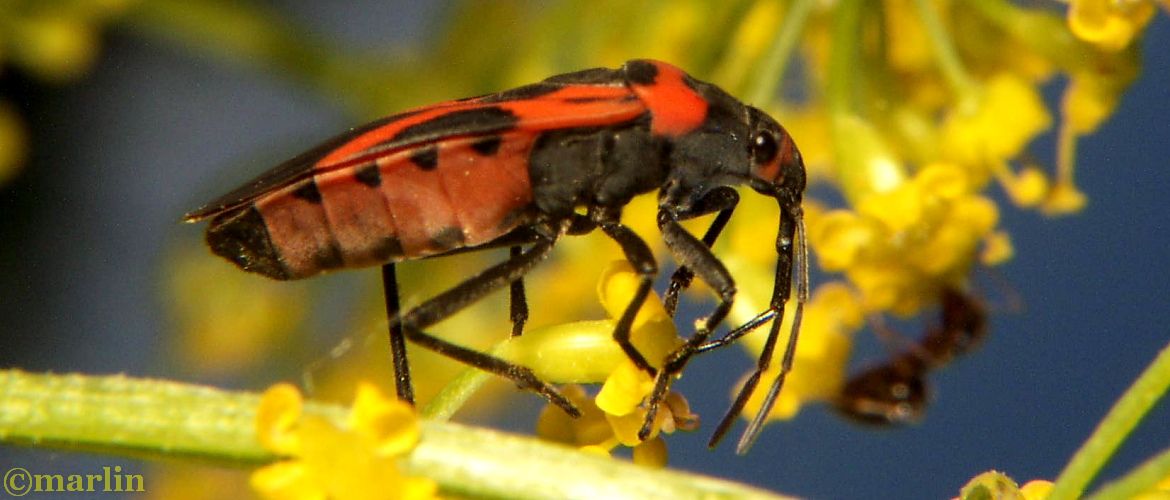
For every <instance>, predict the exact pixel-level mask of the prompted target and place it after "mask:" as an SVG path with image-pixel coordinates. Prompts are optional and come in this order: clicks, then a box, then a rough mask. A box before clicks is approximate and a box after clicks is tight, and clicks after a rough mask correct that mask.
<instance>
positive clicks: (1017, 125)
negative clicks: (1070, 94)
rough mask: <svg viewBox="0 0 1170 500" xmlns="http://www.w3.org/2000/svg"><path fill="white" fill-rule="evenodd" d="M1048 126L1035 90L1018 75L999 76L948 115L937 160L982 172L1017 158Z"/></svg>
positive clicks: (976, 178)
mask: <svg viewBox="0 0 1170 500" xmlns="http://www.w3.org/2000/svg"><path fill="white" fill-rule="evenodd" d="M1051 123H1052V118H1051V117H1050V116H1049V114H1048V110H1047V108H1045V106H1044V101H1043V100H1042V99H1041V98H1040V93H1039V92H1037V90H1036V88H1035V87H1033V86H1031V85H1029V83H1028V82H1026V81H1024V80H1023V79H1021V78H1019V77H1018V76H1015V75H1012V74H1008V73H1001V74H998V75H995V76H993V77H992V78H991V79H989V80H988V81H987V82H986V83H985V84H984V87H983V88H982V90H981V91H980V92H978V93H977V94H976V95H972V96H966V97H965V98H964V99H963V100H961V101H960V102H959V103H958V104H957V105H956V106H955V107H954V108H953V109H952V110H951V111H950V112H949V113H948V114H947V117H946V119H945V121H944V123H943V124H942V133H941V140H942V155H943V157H944V158H946V159H947V160H949V161H951V162H954V163H957V164H959V165H964V166H968V167H980V166H983V167H985V168H986V166H989V165H993V164H994V163H995V162H998V161H1005V160H1008V159H1011V158H1014V157H1016V156H1017V155H1019V154H1020V152H1021V151H1023V149H1024V146H1026V145H1027V144H1028V143H1029V142H1031V140H1032V139H1033V138H1034V137H1035V136H1036V135H1038V134H1039V133H1040V132H1043V131H1045V130H1047V129H1048V127H1049V125H1050V124H1051ZM975 172H979V170H976V171H975ZM983 179H984V176H983V175H974V176H973V180H974V181H975V183H976V184H982V182H983Z"/></svg>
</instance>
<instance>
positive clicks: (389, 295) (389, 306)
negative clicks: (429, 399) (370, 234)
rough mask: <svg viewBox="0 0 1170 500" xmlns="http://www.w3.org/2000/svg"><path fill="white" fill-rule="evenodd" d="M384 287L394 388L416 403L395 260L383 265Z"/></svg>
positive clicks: (407, 400) (405, 398) (404, 399)
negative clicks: (401, 314) (400, 307)
mask: <svg viewBox="0 0 1170 500" xmlns="http://www.w3.org/2000/svg"><path fill="white" fill-rule="evenodd" d="M382 289H383V294H384V295H385V298H386V317H387V318H388V319H389V320H390V360H391V362H392V364H393V365H394V388H395V390H396V391H397V393H398V399H400V400H402V401H405V402H407V403H410V404H411V405H414V385H413V384H411V382H410V362H409V361H408V360H407V358H406V337H405V335H404V334H403V331H402V318H401V316H399V313H400V309H399V304H398V276H397V274H396V273H395V269H394V263H393V262H391V263H389V264H386V265H383V266H382Z"/></svg>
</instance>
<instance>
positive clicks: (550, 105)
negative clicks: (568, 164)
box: [314, 85, 646, 171]
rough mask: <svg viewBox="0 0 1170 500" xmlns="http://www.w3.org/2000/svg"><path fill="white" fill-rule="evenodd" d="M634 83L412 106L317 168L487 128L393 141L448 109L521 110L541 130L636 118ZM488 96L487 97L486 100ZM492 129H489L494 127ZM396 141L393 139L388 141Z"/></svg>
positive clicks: (639, 108)
mask: <svg viewBox="0 0 1170 500" xmlns="http://www.w3.org/2000/svg"><path fill="white" fill-rule="evenodd" d="M634 97H635V96H634V94H633V93H632V92H631V91H630V89H629V88H627V87H624V86H612V85H572V86H566V87H565V88H563V89H560V90H557V91H556V92H552V93H548V94H544V95H540V96H537V97H533V98H528V99H522V100H516V101H490V100H488V99H490V98H491V96H488V97H485V98H480V99H479V100H472V101H462V102H461V101H453V102H448V103H443V104H440V105H435V106H433V107H429V108H424V109H421V110H415V111H412V112H409V113H411V114H409V115H408V116H405V117H404V118H402V119H399V120H394V121H392V122H390V123H387V124H385V125H383V126H381V127H378V128H375V129H373V130H369V131H367V132H364V133H362V134H361V135H358V136H356V137H354V138H353V139H351V140H350V141H349V142H347V143H345V144H344V145H341V146H340V147H338V148H336V149H334V150H333V151H332V152H331V153H329V154H328V155H326V156H324V157H323V158H321V159H320V161H318V162H317V163H316V165H315V167H314V168H315V169H316V170H318V171H321V170H328V169H330V168H337V167H344V166H348V165H352V164H356V163H365V162H368V161H373V160H376V159H377V158H379V157H381V156H383V155H387V154H392V153H393V152H394V151H401V150H403V149H409V148H413V147H418V146H420V145H423V144H429V143H431V142H438V141H442V140H444V139H446V138H452V137H467V136H477V135H480V134H482V133H485V131H484V130H477V129H474V128H468V129H455V130H451V131H450V134H449V135H444V136H441V137H439V138H437V139H430V140H426V141H403V142H392V140H393V139H394V137H395V136H396V135H398V134H399V133H401V132H402V131H403V130H406V129H407V128H409V127H412V126H415V125H420V124H423V123H426V122H427V121H430V120H434V119H437V118H441V117H443V116H444V115H447V114H450V113H453V112H457V111H467V110H476V109H487V108H500V109H504V110H507V111H510V112H511V113H513V114H514V115H516V117H517V119H518V121H517V123H516V124H515V126H514V128H515V129H516V130H524V131H528V132H540V131H544V130H553V129H560V128H572V127H591V126H600V125H609V124H615V123H621V122H624V121H628V120H632V119H634V118H637V117H638V116H640V115H641V114H642V113H643V112H645V111H646V107H645V106H644V105H643V104H642V103H641V102H639V101H638V100H637V99H635V98H634ZM483 101H487V102H483ZM489 133H490V132H489ZM388 141H391V142H388Z"/></svg>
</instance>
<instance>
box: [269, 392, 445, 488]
mask: <svg viewBox="0 0 1170 500" xmlns="http://www.w3.org/2000/svg"><path fill="white" fill-rule="evenodd" d="M303 405H304V402H303V400H302V398H301V394H300V392H298V391H297V390H296V388H295V387H293V386H291V385H288V384H278V385H275V386H273V387H271V388H269V389H268V391H266V392H265V393H264V396H263V397H262V398H261V400H260V406H259V408H258V409H257V412H256V436H257V439H258V440H259V441H260V444H261V445H263V446H264V447H265V448H267V449H269V450H271V451H272V452H274V453H277V454H280V455H284V456H288V457H291V458H289V459H288V460H284V461H281V462H277V463H275V464H271V465H267V466H264V467H262V468H260V469H258V470H256V471H255V472H254V473H253V474H252V487H253V488H254V489H255V490H256V491H257V492H259V493H260V494H261V495H263V496H264V497H266V498H276V499H293V498H295V499H326V498H328V499H337V500H342V499H423V498H435V494H436V492H437V490H438V486H437V485H436V484H435V482H434V481H432V480H430V479H427V478H420V477H411V476H404V475H403V474H402V472H401V471H400V470H399V467H398V462H397V461H398V457H400V456H402V455H404V454H406V453H409V452H410V451H411V450H412V449H413V448H414V446H415V445H416V444H417V443H418V440H419V435H420V428H419V421H418V417H417V415H416V414H415V413H414V409H413V408H411V407H410V405H407V404H405V403H402V402H400V401H397V400H393V399H388V398H386V397H385V396H384V395H382V393H381V392H380V391H379V390H378V389H377V388H375V387H374V386H372V385H369V384H365V383H361V384H359V385H358V388H357V395H356V397H355V399H354V405H353V409H352V410H351V411H350V415H349V419H348V420H347V422H346V425H345V426H344V427H343V428H339V427H337V426H335V425H334V424H333V423H332V422H330V421H328V420H326V419H324V418H322V417H314V416H305V415H303V414H302V407H303Z"/></svg>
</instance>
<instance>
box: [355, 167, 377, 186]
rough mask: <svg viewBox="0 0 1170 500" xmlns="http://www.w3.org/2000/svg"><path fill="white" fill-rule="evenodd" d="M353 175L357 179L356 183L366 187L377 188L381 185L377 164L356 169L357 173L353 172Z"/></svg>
mask: <svg viewBox="0 0 1170 500" xmlns="http://www.w3.org/2000/svg"><path fill="white" fill-rule="evenodd" d="M353 175H354V177H356V178H357V181H358V182H360V183H362V184H365V185H367V186H370V187H378V186H380V185H382V172H381V171H379V170H378V164H377V163H371V164H369V165H366V166H363V167H358V169H357V171H356V172H354V174H353Z"/></svg>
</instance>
